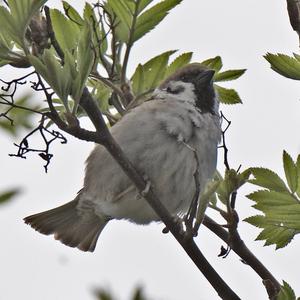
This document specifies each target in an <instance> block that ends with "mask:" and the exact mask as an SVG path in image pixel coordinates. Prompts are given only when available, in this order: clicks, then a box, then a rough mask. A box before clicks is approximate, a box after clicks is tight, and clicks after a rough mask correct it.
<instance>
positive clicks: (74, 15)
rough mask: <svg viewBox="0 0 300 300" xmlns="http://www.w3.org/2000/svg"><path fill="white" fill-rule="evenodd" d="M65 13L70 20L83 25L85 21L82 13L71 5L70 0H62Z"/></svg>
mask: <svg viewBox="0 0 300 300" xmlns="http://www.w3.org/2000/svg"><path fill="white" fill-rule="evenodd" d="M62 3H63V8H64V11H65V15H66V16H67V17H68V18H69V19H70V21H73V22H75V23H76V24H78V25H80V26H82V25H84V21H83V19H82V18H81V16H80V14H79V13H78V12H77V11H76V10H75V8H74V7H73V6H71V5H70V4H69V3H68V2H66V1H62Z"/></svg>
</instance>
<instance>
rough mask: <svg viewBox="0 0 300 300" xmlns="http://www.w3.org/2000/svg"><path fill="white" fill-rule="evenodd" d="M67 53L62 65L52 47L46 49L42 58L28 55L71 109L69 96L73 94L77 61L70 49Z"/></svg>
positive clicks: (37, 69) (65, 104) (67, 107)
mask: <svg viewBox="0 0 300 300" xmlns="http://www.w3.org/2000/svg"><path fill="white" fill-rule="evenodd" d="M65 54H66V55H65V64H64V65H63V66H61V64H60V63H59V62H58V60H57V59H56V57H55V55H54V54H53V53H52V52H51V50H50V49H45V50H44V53H43V55H42V57H41V58H42V60H40V59H39V58H37V57H35V56H33V55H28V59H29V61H30V62H31V64H32V65H33V66H34V68H35V69H36V71H37V72H38V73H39V74H40V75H41V76H42V77H43V78H44V79H45V80H46V81H47V82H48V84H49V85H50V86H51V88H52V89H53V90H54V91H55V93H56V94H57V95H58V97H59V98H60V99H61V100H62V102H63V103H64V106H65V108H66V109H67V110H69V104H68V96H69V95H70V94H71V87H72V83H73V81H74V78H73V77H72V74H74V73H75V71H74V70H75V67H74V65H75V62H74V60H73V59H72V57H71V55H70V54H69V52H68V51H67V52H66V53H65Z"/></svg>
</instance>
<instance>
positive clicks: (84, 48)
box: [72, 23, 94, 109]
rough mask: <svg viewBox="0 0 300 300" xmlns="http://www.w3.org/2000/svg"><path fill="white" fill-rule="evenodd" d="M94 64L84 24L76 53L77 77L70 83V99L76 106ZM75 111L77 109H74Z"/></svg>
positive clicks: (87, 25) (87, 26)
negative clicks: (71, 98)
mask: <svg viewBox="0 0 300 300" xmlns="http://www.w3.org/2000/svg"><path fill="white" fill-rule="evenodd" d="M93 63H94V52H93V50H92V45H91V30H90V26H89V24H88V23H85V25H84V27H83V29H82V30H81V32H80V36H79V42H78V52H77V76H76V78H75V81H74V82H73V83H72V97H73V99H74V100H75V103H76V106H77V105H78V104H79V101H80V97H81V95H82V92H83V88H84V87H85V83H86V81H87V78H88V76H89V75H90V72H91V70H92V67H93ZM76 109H77V107H76Z"/></svg>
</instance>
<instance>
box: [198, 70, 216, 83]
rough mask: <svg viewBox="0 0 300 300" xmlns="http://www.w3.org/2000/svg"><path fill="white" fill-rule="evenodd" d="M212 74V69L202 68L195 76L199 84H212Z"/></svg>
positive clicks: (213, 72) (213, 73)
mask: <svg viewBox="0 0 300 300" xmlns="http://www.w3.org/2000/svg"><path fill="white" fill-rule="evenodd" d="M214 75H215V71H214V70H204V71H203V72H201V74H199V75H198V77H197V83H198V84H201V85H211V86H212V85H213V82H214V80H213V79H214Z"/></svg>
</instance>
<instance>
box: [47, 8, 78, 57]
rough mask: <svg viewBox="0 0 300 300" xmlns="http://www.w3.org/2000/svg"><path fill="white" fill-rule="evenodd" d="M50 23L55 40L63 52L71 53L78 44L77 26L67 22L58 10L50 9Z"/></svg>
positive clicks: (69, 21)
mask: <svg viewBox="0 0 300 300" xmlns="http://www.w3.org/2000/svg"><path fill="white" fill-rule="evenodd" d="M50 14H51V21H52V26H53V30H54V32H55V38H56V40H57V41H58V44H59V45H60V46H61V48H62V49H63V51H64V52H65V51H66V49H67V50H68V51H69V52H71V53H72V52H73V51H74V50H75V48H76V46H77V43H78V35H79V32H80V28H79V26H78V25H77V24H76V23H74V22H72V21H71V20H68V19H67V18H66V17H65V16H64V15H63V14H62V13H61V11H59V10H58V9H51V10H50Z"/></svg>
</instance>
